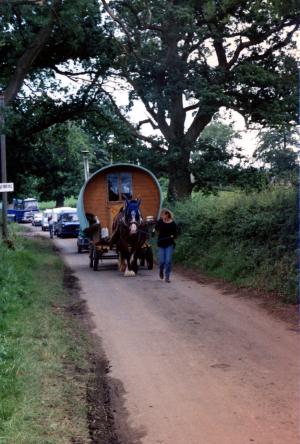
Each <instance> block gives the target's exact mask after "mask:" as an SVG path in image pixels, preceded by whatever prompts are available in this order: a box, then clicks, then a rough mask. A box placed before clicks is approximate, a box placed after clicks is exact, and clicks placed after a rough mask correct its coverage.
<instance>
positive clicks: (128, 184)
mask: <svg viewBox="0 0 300 444" xmlns="http://www.w3.org/2000/svg"><path fill="white" fill-rule="evenodd" d="M125 196H126V197H127V198H128V199H131V198H132V176H131V174H128V173H122V174H121V198H122V200H123V199H124V197H125Z"/></svg>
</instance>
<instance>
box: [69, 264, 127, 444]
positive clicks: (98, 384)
mask: <svg viewBox="0 0 300 444" xmlns="http://www.w3.org/2000/svg"><path fill="white" fill-rule="evenodd" d="M64 288H65V291H66V292H67V294H68V296H69V297H68V304H67V305H66V306H65V316H67V317H68V318H72V319H73V320H74V321H76V323H74V325H75V324H77V325H79V327H80V330H83V331H84V333H85V335H87V336H88V338H89V344H90V347H89V348H90V350H89V352H88V353H87V355H86V357H85V359H87V360H88V375H87V378H86V380H87V385H86V403H87V412H88V413H87V422H88V428H89V434H90V440H91V441H90V442H91V443H92V444H119V440H118V439H117V436H116V433H115V430H114V421H113V415H112V407H111V399H110V390H109V384H108V379H107V374H108V372H109V363H108V360H107V358H106V356H105V353H104V351H103V348H102V345H101V341H100V339H99V338H98V337H96V336H95V335H94V334H93V333H92V330H93V328H94V326H93V322H92V319H91V314H90V313H89V311H88V309H87V304H86V301H85V300H83V299H82V298H81V296H80V285H79V281H78V279H77V278H76V276H75V275H74V274H73V272H72V270H70V269H69V268H68V267H65V271H64ZM72 334H73V336H74V342H75V343H76V337H77V335H78V331H77V330H76V331H75V330H74V331H73V332H72ZM83 371H85V370H84V369H82V368H80V367H76V368H74V372H75V373H77V374H81V373H82V372H83ZM74 444H81V443H79V442H77V441H74Z"/></svg>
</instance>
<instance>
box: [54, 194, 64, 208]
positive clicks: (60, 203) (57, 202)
mask: <svg viewBox="0 0 300 444" xmlns="http://www.w3.org/2000/svg"><path fill="white" fill-rule="evenodd" d="M64 202H65V198H64V195H63V194H57V195H56V199H55V206H56V207H63V206H64Z"/></svg>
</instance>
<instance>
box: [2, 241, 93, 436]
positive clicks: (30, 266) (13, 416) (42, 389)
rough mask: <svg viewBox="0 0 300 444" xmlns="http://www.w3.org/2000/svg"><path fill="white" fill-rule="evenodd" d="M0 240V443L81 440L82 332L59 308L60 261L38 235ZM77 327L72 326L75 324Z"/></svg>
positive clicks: (83, 413)
mask: <svg viewBox="0 0 300 444" xmlns="http://www.w3.org/2000/svg"><path fill="white" fill-rule="evenodd" d="M14 244H15V246H16V250H15V251H13V250H9V249H7V248H6V247H4V246H3V245H1V242H0V288H1V290H0V387H1V390H0V443H5V444H15V443H18V444H41V443H45V444H46V443H47V444H56V443H69V442H89V437H88V430H87V425H86V411H85V409H86V407H85V384H84V381H80V380H78V379H77V380H75V378H74V374H73V372H72V371H71V369H72V368H73V367H74V365H75V364H76V365H78V366H82V367H83V366H84V363H83V360H82V356H84V355H85V349H86V348H85V339H84V337H83V336H82V339H80V340H78V337H77V338H76V347H74V337H73V335H72V334H71V331H72V327H71V325H70V324H69V323H70V322H71V321H68V320H67V319H66V318H65V317H64V316H62V313H63V304H64V303H65V295H64V291H63V285H62V282H63V264H62V262H61V260H60V259H59V257H58V256H56V255H55V254H54V252H53V251H52V250H51V247H50V245H49V243H48V242H47V241H46V240H42V239H40V240H38V241H33V240H29V239H24V238H21V237H16V238H15V240H14ZM76 329H77V330H78V327H77V326H76Z"/></svg>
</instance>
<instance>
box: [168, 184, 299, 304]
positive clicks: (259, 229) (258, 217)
mask: <svg viewBox="0 0 300 444" xmlns="http://www.w3.org/2000/svg"><path fill="white" fill-rule="evenodd" d="M175 214H176V217H177V221H178V222H179V224H180V226H181V236H180V237H179V239H178V242H177V247H176V250H175V255H174V258H175V261H177V262H181V263H183V264H185V265H188V266H192V267H196V268H198V269H200V270H201V271H203V272H206V273H208V274H209V275H212V276H217V277H222V278H224V279H226V280H228V281H231V282H234V283H236V284H238V285H240V286H249V287H254V288H258V289H263V290H267V291H274V292H278V293H280V294H281V295H282V297H283V300H284V301H286V302H292V303H296V302H297V193H296V190H295V189H291V188H277V189H273V190H268V191H265V192H263V193H253V194H250V195H249V194H247V195H246V194H244V193H232V192H231V193H221V194H220V195H219V196H209V197H205V196H203V195H202V194H197V195H194V196H193V197H192V198H191V199H189V200H186V201H185V202H180V203H178V204H177V205H176V207H175Z"/></svg>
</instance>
